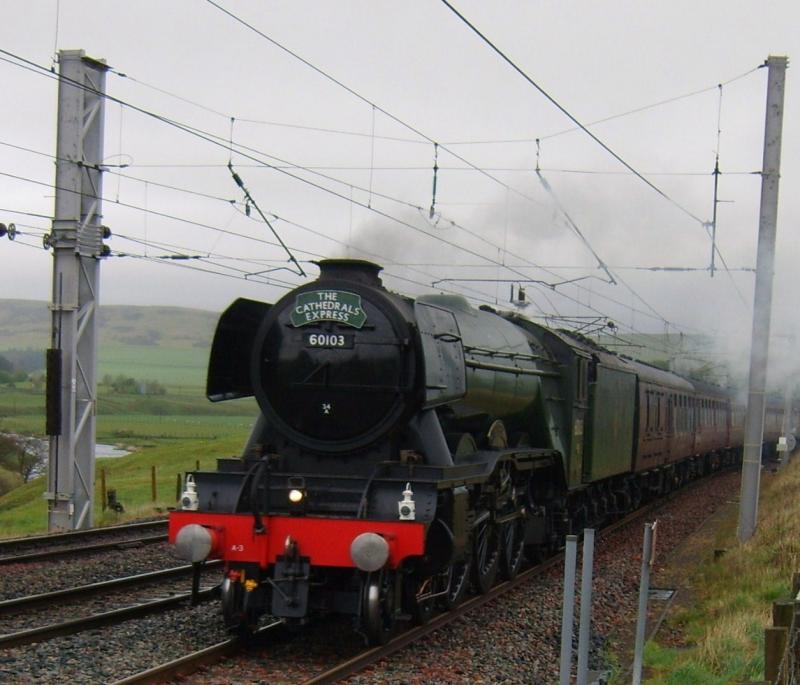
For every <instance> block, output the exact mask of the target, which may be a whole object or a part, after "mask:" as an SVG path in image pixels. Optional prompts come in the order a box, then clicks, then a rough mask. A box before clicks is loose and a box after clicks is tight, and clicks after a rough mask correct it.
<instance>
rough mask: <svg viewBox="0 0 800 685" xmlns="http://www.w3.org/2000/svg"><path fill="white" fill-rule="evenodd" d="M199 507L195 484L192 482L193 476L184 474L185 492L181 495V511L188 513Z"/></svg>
mask: <svg viewBox="0 0 800 685" xmlns="http://www.w3.org/2000/svg"><path fill="white" fill-rule="evenodd" d="M199 506H200V500H199V498H198V496H197V484H196V483H195V482H194V476H193V475H192V474H191V473H188V474H186V490H184V491H183V494H182V495H181V509H186V510H188V511H197V509H198V508H199Z"/></svg>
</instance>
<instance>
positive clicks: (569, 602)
mask: <svg viewBox="0 0 800 685" xmlns="http://www.w3.org/2000/svg"><path fill="white" fill-rule="evenodd" d="M577 558H578V536H577V535H567V549H566V553H565V555H564V609H563V614H562V615H561V667H560V670H559V680H558V682H559V685H569V681H570V674H571V671H572V637H573V634H574V631H575V566H576V562H577Z"/></svg>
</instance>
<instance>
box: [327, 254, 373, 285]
mask: <svg viewBox="0 0 800 685" xmlns="http://www.w3.org/2000/svg"><path fill="white" fill-rule="evenodd" d="M317 266H319V280H320V281H328V280H341V281H355V282H356V283H361V284H363V285H369V286H373V287H376V288H381V287H383V283H382V281H381V279H380V277H379V276H378V274H379V273H380V272H381V271H382V270H383V267H382V266H378V265H377V264H374V263H372V262H368V261H366V260H364V259H323V260H321V261H319V262H317Z"/></svg>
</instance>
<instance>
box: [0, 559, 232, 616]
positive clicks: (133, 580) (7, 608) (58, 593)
mask: <svg viewBox="0 0 800 685" xmlns="http://www.w3.org/2000/svg"><path fill="white" fill-rule="evenodd" d="M220 564H221V562H220V561H210V562H207V563H206V564H205V565H204V570H207V569H212V568H215V567H217V566H219V565H220ZM192 571H193V567H192V565H191V564H187V565H184V566H176V567H175V568H168V569H164V570H162V571H151V572H149V573H138V574H136V575H133V576H126V577H124V578H115V579H113V580H104V581H100V582H98V583H88V584H86V585H80V586H78V587H71V588H65V589H63V590H54V591H52V592H41V593H38V594H35V595H27V596H24V597H15V598H14V599H7V600H4V601H0V616H3V615H8V614H13V613H17V612H19V611H20V610H26V609H32V608H34V607H38V606H45V605H48V604H51V603H52V602H56V601H59V602H63V601H65V600H73V599H79V598H82V597H89V596H92V595H97V594H101V593H103V592H108V591H110V590H119V589H121V588H127V587H132V586H137V585H146V584H149V583H153V582H157V581H162V580H170V579H173V578H181V577H183V576H188V575H190V574H191V573H192Z"/></svg>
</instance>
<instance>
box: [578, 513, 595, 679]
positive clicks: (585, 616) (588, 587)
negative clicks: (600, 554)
mask: <svg viewBox="0 0 800 685" xmlns="http://www.w3.org/2000/svg"><path fill="white" fill-rule="evenodd" d="M593 565H594V528H584V529H583V561H582V564H581V622H580V626H579V628H578V672H577V679H576V681H575V682H576V683H577V685H587V683H588V680H589V647H590V646H591V645H590V641H591V632H592V566H593Z"/></svg>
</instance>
